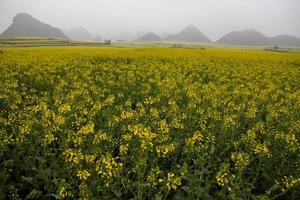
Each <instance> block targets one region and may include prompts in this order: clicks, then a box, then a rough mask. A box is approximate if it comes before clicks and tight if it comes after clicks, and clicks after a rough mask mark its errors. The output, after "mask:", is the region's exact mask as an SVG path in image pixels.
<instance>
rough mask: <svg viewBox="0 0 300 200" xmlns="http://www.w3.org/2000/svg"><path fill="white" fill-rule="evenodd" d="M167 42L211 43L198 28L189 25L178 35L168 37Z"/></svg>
mask: <svg viewBox="0 0 300 200" xmlns="http://www.w3.org/2000/svg"><path fill="white" fill-rule="evenodd" d="M165 39H166V40H169V41H186V42H201V43H210V42H211V41H210V39H209V38H208V37H206V36H205V35H204V34H203V33H202V32H201V31H200V30H199V29H198V28H197V27H196V26H194V25H188V26H187V27H185V28H184V29H183V30H182V31H180V32H179V33H177V34H171V35H168V36H167V37H166V38H165Z"/></svg>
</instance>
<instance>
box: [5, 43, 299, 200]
mask: <svg viewBox="0 0 300 200" xmlns="http://www.w3.org/2000/svg"><path fill="white" fill-rule="evenodd" d="M0 127H1V128H0V138H1V139H0V155H1V156H0V159H1V162H0V166H1V167H0V180H1V184H0V195H1V196H0V199H2V198H3V199H4V198H5V197H9V198H11V199H14V198H15V199H18V198H21V199H25V198H26V197H27V198H32V199H49V198H56V199H79V198H81V199H299V198H300V187H299V185H300V156H299V155H300V141H299V140H300V54H299V53H276V52H267V51H263V50H255V49H253V50H249V49H229V48H228V49H223V48H206V49H184V48H180V49H177V48H122V49H121V48H87V47H63V48H59V47H52V48H46V47H41V48H40V47H39V48H3V49H2V50H1V52H0Z"/></svg>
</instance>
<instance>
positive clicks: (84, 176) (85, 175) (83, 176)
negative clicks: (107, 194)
mask: <svg viewBox="0 0 300 200" xmlns="http://www.w3.org/2000/svg"><path fill="white" fill-rule="evenodd" d="M90 176H91V173H89V172H88V171H87V170H82V171H78V172H77V177H78V178H79V179H80V180H82V181H86V180H87V179H88V177H90Z"/></svg>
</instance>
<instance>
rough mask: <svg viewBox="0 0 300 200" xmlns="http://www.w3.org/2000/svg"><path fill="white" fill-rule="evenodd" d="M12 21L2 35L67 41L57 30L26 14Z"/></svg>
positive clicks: (19, 15) (21, 14)
mask: <svg viewBox="0 0 300 200" xmlns="http://www.w3.org/2000/svg"><path fill="white" fill-rule="evenodd" d="M12 21H13V23H12V24H11V25H10V26H9V27H8V28H7V29H6V30H5V31H4V32H3V33H2V35H5V36H25V37H26V36H27V37H28V36H29V37H46V38H65V39H67V37H66V36H65V35H64V34H63V32H62V31H61V30H60V29H59V28H54V27H52V26H51V25H49V24H46V23H43V22H41V21H39V20H37V19H35V18H34V17H32V16H31V15H29V14H27V13H19V14H17V15H16V16H15V17H14V18H13V20H12Z"/></svg>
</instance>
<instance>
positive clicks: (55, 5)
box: [0, 0, 300, 40]
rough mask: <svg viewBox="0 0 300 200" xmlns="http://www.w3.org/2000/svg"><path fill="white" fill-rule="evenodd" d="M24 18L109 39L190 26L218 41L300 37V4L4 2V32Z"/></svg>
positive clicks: (233, 0)
mask: <svg viewBox="0 0 300 200" xmlns="http://www.w3.org/2000/svg"><path fill="white" fill-rule="evenodd" d="M19 12H26V13H29V14H31V15H32V16H34V17H36V18H38V19H39V20H41V21H43V22H46V23H48V24H51V25H53V26H56V27H59V28H61V29H70V28H73V27H78V26H81V27H84V28H86V29H87V30H88V31H90V32H91V33H92V34H95V33H99V34H100V35H101V36H104V37H107V36H112V35H117V34H118V33H120V32H132V33H135V32H137V31H140V30H149V31H153V32H155V33H158V34H160V33H162V32H167V33H174V32H178V31H179V30H180V29H182V28H183V27H185V26H186V25H189V24H194V25H195V26H197V27H198V28H199V29H200V30H201V31H202V32H203V33H204V34H206V35H207V36H208V37H210V38H211V39H213V40H215V39H218V38H219V37H221V36H222V35H224V34H226V33H228V32H230V31H233V30H242V29H248V28H254V29H257V30H258V31H260V32H262V33H263V34H266V35H268V36H274V35H278V34H290V35H294V36H297V37H300V20H299V19H300V0H0V32H2V31H4V30H5V29H6V28H7V27H8V26H9V25H10V24H11V21H12V18H13V17H14V16H15V15H16V14H17V13H19Z"/></svg>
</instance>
